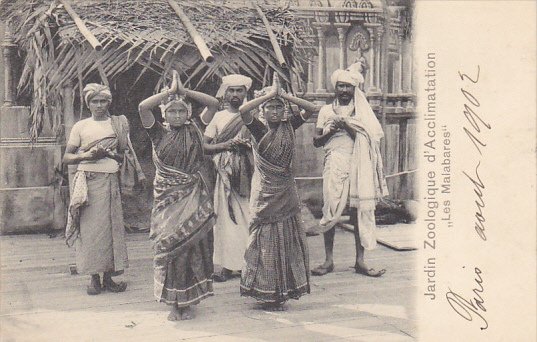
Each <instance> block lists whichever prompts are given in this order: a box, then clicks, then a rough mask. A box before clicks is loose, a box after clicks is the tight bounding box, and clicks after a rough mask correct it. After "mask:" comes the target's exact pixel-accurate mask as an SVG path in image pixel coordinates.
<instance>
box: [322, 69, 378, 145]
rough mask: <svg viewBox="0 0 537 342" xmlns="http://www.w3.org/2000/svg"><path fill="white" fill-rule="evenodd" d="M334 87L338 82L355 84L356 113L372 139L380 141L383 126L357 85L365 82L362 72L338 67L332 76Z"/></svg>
mask: <svg viewBox="0 0 537 342" xmlns="http://www.w3.org/2000/svg"><path fill="white" fill-rule="evenodd" d="M330 81H332V85H333V86H334V88H335V87H336V83H337V82H343V83H349V84H352V85H353V86H354V108H355V113H356V115H357V116H358V117H359V120H360V121H361V122H362V125H363V126H364V128H365V130H366V132H367V133H368V134H369V137H370V138H371V139H372V140H375V141H379V140H380V139H381V138H382V137H383V136H384V132H383V131H382V126H381V125H380V123H379V121H378V119H377V116H376V115H375V113H374V112H373V109H372V108H371V106H370V105H369V102H368V101H367V98H366V97H365V95H364V93H363V92H362V91H361V90H360V89H359V88H358V87H357V86H358V84H360V83H363V82H364V78H363V76H362V75H361V74H360V73H354V72H351V71H349V70H341V69H338V70H336V71H334V73H333V74H332V77H331V78H330Z"/></svg>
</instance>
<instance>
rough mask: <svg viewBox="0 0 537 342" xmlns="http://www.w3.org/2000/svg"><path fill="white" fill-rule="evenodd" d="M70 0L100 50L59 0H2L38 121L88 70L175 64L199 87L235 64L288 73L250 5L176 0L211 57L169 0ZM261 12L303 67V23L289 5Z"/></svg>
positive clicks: (109, 75)
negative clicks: (63, 90) (208, 60)
mask: <svg viewBox="0 0 537 342" xmlns="http://www.w3.org/2000/svg"><path fill="white" fill-rule="evenodd" d="M69 3H70V4H71V6H72V8H73V9H74V10H75V12H76V13H77V14H78V15H79V16H80V17H81V18H82V19H83V20H84V22H85V24H86V26H87V27H88V28H89V30H90V31H91V32H92V33H93V34H94V35H95V37H96V38H97V39H98V40H99V41H100V42H101V44H102V45H103V50H102V51H100V52H97V51H95V50H93V48H92V47H91V45H90V44H89V43H88V42H87V41H86V39H85V38H84V36H83V35H82V34H81V32H80V31H79V29H78V28H77V26H76V25H75V23H74V21H73V19H72V18H71V17H70V16H69V14H68V13H67V12H66V10H65V9H64V8H63V6H62V5H61V4H60V3H59V2H58V1H47V0H14V1H13V0H12V1H7V0H2V1H0V13H2V14H1V15H0V16H1V17H2V19H3V20H5V21H7V22H8V23H9V24H10V28H11V31H12V32H11V35H12V36H13V38H14V42H15V43H16V44H17V45H18V46H19V49H20V50H21V51H22V52H24V55H25V58H26V61H25V63H24V67H23V70H22V74H21V78H20V80H19V84H18V90H19V93H24V92H27V93H32V94H33V96H32V97H33V103H32V109H31V112H32V117H33V118H34V120H35V119H36V118H37V117H39V115H42V114H43V112H44V111H46V110H47V108H48V106H49V105H50V104H51V102H55V101H56V100H57V99H56V98H57V97H58V96H59V95H58V94H59V90H60V88H61V87H63V86H64V85H65V84H66V82H70V83H71V84H73V85H74V87H75V88H80V87H81V85H82V83H83V82H84V80H85V79H86V77H87V76H88V75H90V74H91V73H95V72H98V73H99V74H100V76H101V78H102V79H103V82H105V83H106V82H108V81H111V80H113V79H114V78H115V77H117V76H118V75H120V74H122V73H124V72H126V71H128V70H129V69H131V68H132V67H133V66H135V65H141V66H143V71H142V73H141V74H140V77H141V76H142V75H143V73H144V72H146V71H148V70H151V71H154V72H156V73H158V74H160V75H163V74H166V73H167V71H168V70H170V69H171V68H176V69H178V70H180V71H183V72H184V73H185V74H184V75H186V76H188V79H187V80H186V82H187V83H189V85H190V86H191V87H194V88H197V87H199V86H200V85H202V84H203V82H204V81H206V80H207V79H208V78H210V77H212V76H214V75H217V76H220V77H221V76H223V75H225V74H228V73H232V72H238V71H241V72H243V73H247V74H249V75H250V76H252V77H254V78H257V79H260V80H261V79H263V77H264V76H265V75H266V69H267V68H271V69H273V70H276V71H277V72H279V73H280V74H281V75H282V76H283V77H284V78H286V79H287V80H289V79H288V78H289V74H288V73H287V72H286V71H284V70H282V69H280V67H279V65H278V63H277V61H276V57H275V53H274V51H273V50H272V46H271V45H270V41H269V37H268V34H267V31H266V28H265V26H264V25H263V23H262V21H261V18H259V16H258V15H257V13H256V12H255V10H254V9H253V8H251V7H245V6H236V5H233V4H228V5H226V4H222V3H223V1H217V0H206V1H194V0H192V1H185V0H183V1H177V3H178V4H179V5H180V6H181V8H182V9H183V11H184V12H185V14H186V15H187V16H188V17H189V19H190V20H191V21H192V23H193V25H194V27H195V28H196V30H197V31H198V32H199V33H200V34H201V36H202V37H203V38H204V40H205V42H206V43H207V45H208V47H209V49H210V50H211V52H212V54H213V55H214V57H215V61H214V62H213V63H210V64H208V63H206V62H204V61H203V60H202V58H201V57H200V55H199V53H198V51H197V48H196V46H195V44H194V42H193V41H192V39H191V38H190V36H189V34H188V32H187V31H186V29H185V28H184V26H183V24H182V22H181V21H180V20H179V18H178V17H177V15H176V14H175V12H174V11H173V9H172V8H171V7H170V5H169V4H168V2H167V1H166V0H154V1H142V0H92V1H72V0H71V1H69ZM263 11H264V13H265V15H266V17H267V19H268V20H269V22H270V24H271V27H272V30H273V32H274V33H275V34H276V36H277V38H278V41H279V44H280V46H281V47H282V50H283V51H284V55H285V58H286V59H287V61H288V63H287V64H288V65H290V66H291V67H292V68H298V70H295V71H296V72H301V71H302V70H301V69H300V63H299V62H300V61H302V60H304V58H305V56H306V54H305V53H304V50H303V47H307V46H308V44H309V43H308V41H307V39H306V38H305V37H306V34H305V27H304V23H303V22H302V21H301V20H300V19H298V18H296V17H295V15H294V13H293V12H292V11H291V10H290V9H288V8H278V7H267V6H263ZM78 90H79V91H80V89H78ZM40 113H41V114H40ZM45 115H46V113H45ZM34 126H35V125H34ZM37 126H39V125H37ZM36 129H37V131H36V132H34V133H37V132H38V130H39V129H38V127H37V128H36Z"/></svg>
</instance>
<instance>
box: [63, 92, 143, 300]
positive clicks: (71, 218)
mask: <svg viewBox="0 0 537 342" xmlns="http://www.w3.org/2000/svg"><path fill="white" fill-rule="evenodd" d="M83 96H84V102H85V103H86V106H87V107H88V108H89V110H90V112H91V117H90V118H87V119H83V120H80V121H78V122H77V123H76V124H75V125H74V126H73V128H72V130H71V134H70V136H69V140H68V141H67V146H66V149H65V155H64V157H63V161H64V163H66V164H75V165H76V166H77V171H76V174H75V176H74V177H73V181H72V195H71V199H70V203H69V212H68V221H67V227H66V232H65V237H66V242H67V245H69V246H72V245H74V246H75V248H76V264H77V271H78V272H79V273H81V274H89V275H91V282H90V284H89V286H88V288H87V293H88V294H89V295H96V294H99V293H101V291H102V290H103V289H104V290H107V291H110V292H123V291H125V289H126V287H127V284H126V283H124V282H120V283H115V282H113V281H112V275H114V274H118V273H120V272H123V270H124V269H125V267H127V266H128V265H127V247H126V244H125V226H124V224H123V211H122V205H121V192H120V190H125V189H128V188H132V187H133V186H134V185H135V183H136V182H137V181H141V180H143V179H144V176H143V173H142V172H141V167H140V164H139V163H138V160H137V158H136V155H135V154H134V151H133V149H132V144H131V142H130V138H129V123H128V121H127V118H126V117H125V116H124V115H120V116H111V115H110V113H109V112H108V108H109V106H110V103H111V102H112V94H111V93H110V89H109V88H108V87H107V86H105V85H102V84H97V83H90V84H88V85H86V87H85V88H84V90H83ZM120 183H121V186H120ZM99 273H103V282H102V285H101V281H100V276H99Z"/></svg>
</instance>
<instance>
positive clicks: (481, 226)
mask: <svg viewBox="0 0 537 342" xmlns="http://www.w3.org/2000/svg"><path fill="white" fill-rule="evenodd" d="M480 72H481V69H480V67H479V65H478V66H477V71H476V72H475V74H473V75H472V76H469V75H468V74H467V73H463V72H461V71H459V77H460V79H461V80H462V81H463V82H465V83H466V82H469V83H468V84H465V86H467V87H468V86H473V85H476V84H478V83H479V75H480ZM460 91H461V94H462V95H463V96H464V100H465V103H464V105H463V115H464V118H465V120H466V121H465V122H466V125H464V126H463V131H464V133H466V137H467V138H468V140H469V141H470V142H471V143H472V145H473V146H474V148H475V150H476V151H477V153H478V154H479V156H482V155H483V150H482V148H484V147H485V146H487V144H486V142H485V141H484V138H483V137H482V134H483V132H484V131H485V130H490V129H491V125H490V123H488V122H486V121H485V120H484V119H483V116H482V115H481V114H480V113H479V107H480V106H481V103H480V102H479V100H478V98H477V97H476V96H475V95H474V94H473V93H472V91H471V90H469V89H468V88H465V87H461V88H460ZM480 165H481V160H479V161H478V162H477V165H476V167H475V170H474V173H473V175H472V176H470V175H468V173H467V172H466V171H464V172H463V174H464V175H465V176H466V177H467V179H468V180H469V181H470V183H471V184H472V187H473V189H472V190H473V192H474V196H475V200H474V204H475V208H476V210H475V215H474V216H475V219H476V220H475V222H474V228H475V231H476V233H477V235H478V236H479V238H481V239H482V240H483V241H486V240H487V236H486V234H485V221H486V220H485V215H484V210H483V209H484V208H485V193H484V190H485V183H484V182H483V180H482V179H481V177H480V176H479V166H480Z"/></svg>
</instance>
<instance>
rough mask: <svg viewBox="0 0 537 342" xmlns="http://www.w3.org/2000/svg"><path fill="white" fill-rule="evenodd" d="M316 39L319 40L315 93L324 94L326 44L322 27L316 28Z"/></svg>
mask: <svg viewBox="0 0 537 342" xmlns="http://www.w3.org/2000/svg"><path fill="white" fill-rule="evenodd" d="M317 38H318V40H319V46H318V53H319V60H318V63H317V73H318V78H317V80H318V82H319V83H318V84H317V92H318V93H324V92H326V88H325V83H326V82H325V74H326V70H325V69H326V42H325V32H324V29H323V28H322V27H318V28H317Z"/></svg>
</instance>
